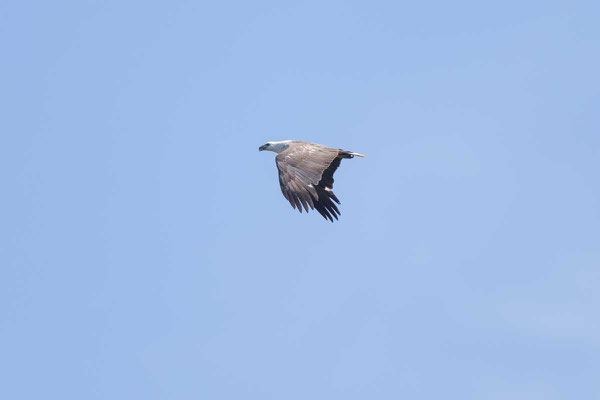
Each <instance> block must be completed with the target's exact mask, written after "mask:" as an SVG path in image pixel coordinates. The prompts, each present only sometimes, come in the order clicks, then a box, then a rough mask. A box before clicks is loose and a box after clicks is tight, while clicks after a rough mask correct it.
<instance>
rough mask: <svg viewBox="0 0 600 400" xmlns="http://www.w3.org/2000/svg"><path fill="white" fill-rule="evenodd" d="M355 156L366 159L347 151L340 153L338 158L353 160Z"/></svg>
mask: <svg viewBox="0 0 600 400" xmlns="http://www.w3.org/2000/svg"><path fill="white" fill-rule="evenodd" d="M354 156H358V157H366V156H365V155H364V154H358V153H353V152H351V151H346V150H342V151H340V154H339V156H338V157H341V158H352V157H354Z"/></svg>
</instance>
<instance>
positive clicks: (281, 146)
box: [258, 140, 292, 154]
mask: <svg viewBox="0 0 600 400" xmlns="http://www.w3.org/2000/svg"><path fill="white" fill-rule="evenodd" d="M290 143H292V141H291V140H283V141H281V142H267V143H265V144H263V145H262V146H260V147H259V148H258V151H263V150H268V151H273V152H275V153H277V154H279V153H281V152H282V151H284V150H285V149H287V148H288V147H289V146H290Z"/></svg>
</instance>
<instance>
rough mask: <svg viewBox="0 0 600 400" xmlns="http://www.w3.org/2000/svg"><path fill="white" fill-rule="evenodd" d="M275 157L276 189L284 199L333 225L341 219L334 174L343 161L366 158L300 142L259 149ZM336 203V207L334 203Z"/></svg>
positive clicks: (294, 206)
mask: <svg viewBox="0 0 600 400" xmlns="http://www.w3.org/2000/svg"><path fill="white" fill-rule="evenodd" d="M258 150H259V151H263V150H268V151H273V152H275V153H277V157H275V163H276V164H277V169H278V170H279V185H280V186H281V192H282V193H283V196H284V197H285V198H286V199H287V200H288V201H289V202H290V204H291V205H292V207H293V208H297V209H298V211H300V212H302V207H304V209H305V210H306V212H308V207H310V208H312V209H316V210H317V211H318V212H319V214H321V215H322V216H323V218H325V219H329V220H330V221H331V222H333V218H335V219H336V220H337V219H338V216H339V215H340V210H339V209H338V207H337V206H336V205H335V203H337V204H340V201H339V200H338V198H337V197H336V196H335V194H333V191H332V189H333V174H334V172H335V170H336V169H337V168H338V167H339V166H340V162H341V161H342V158H353V157H354V156H358V157H365V156H364V155H363V154H358V153H353V152H350V151H346V150H342V149H334V148H331V147H327V146H323V145H321V144H316V143H308V142H301V141H299V140H284V141H282V142H267V143H265V144H263V145H262V146H260V147H259V148H258ZM334 202H335V203H334Z"/></svg>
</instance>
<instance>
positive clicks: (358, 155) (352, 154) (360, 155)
mask: <svg viewBox="0 0 600 400" xmlns="http://www.w3.org/2000/svg"><path fill="white" fill-rule="evenodd" d="M348 154H350V155H351V156H357V157H366V156H365V155H364V154H358V153H352V152H351V151H349V152H348Z"/></svg>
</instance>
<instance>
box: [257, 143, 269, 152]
mask: <svg viewBox="0 0 600 400" xmlns="http://www.w3.org/2000/svg"><path fill="white" fill-rule="evenodd" d="M266 148H267V145H266V144H263V145H262V146H260V147H259V148H258V151H263V150H264V149H266Z"/></svg>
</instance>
